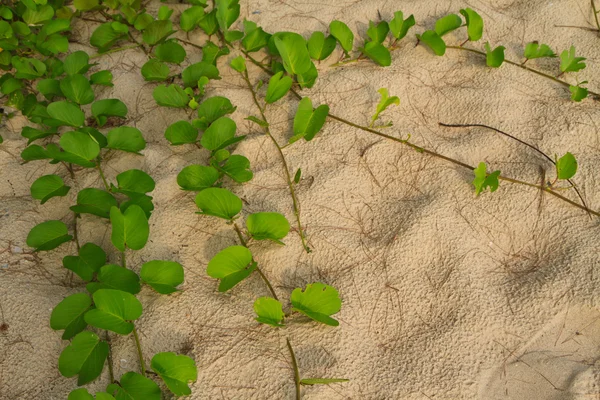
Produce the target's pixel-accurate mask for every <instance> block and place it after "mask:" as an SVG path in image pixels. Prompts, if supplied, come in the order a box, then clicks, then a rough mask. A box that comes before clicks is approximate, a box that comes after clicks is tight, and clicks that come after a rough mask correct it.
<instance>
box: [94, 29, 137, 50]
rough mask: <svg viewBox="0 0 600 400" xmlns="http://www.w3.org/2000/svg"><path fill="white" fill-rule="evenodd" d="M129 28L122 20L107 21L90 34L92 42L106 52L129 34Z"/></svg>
mask: <svg viewBox="0 0 600 400" xmlns="http://www.w3.org/2000/svg"><path fill="white" fill-rule="evenodd" d="M128 32H129V28H128V27H127V25H124V24H122V23H120V22H116V21H113V22H107V23H104V24H102V25H100V26H98V27H97V28H96V30H94V32H93V33H92V35H91V36H90V44H91V45H92V46H94V47H96V48H98V51H99V52H101V53H102V52H104V51H106V50H108V49H109V48H111V47H112V46H113V45H114V44H115V43H116V42H118V41H119V40H120V39H122V38H124V37H126V36H127V34H128Z"/></svg>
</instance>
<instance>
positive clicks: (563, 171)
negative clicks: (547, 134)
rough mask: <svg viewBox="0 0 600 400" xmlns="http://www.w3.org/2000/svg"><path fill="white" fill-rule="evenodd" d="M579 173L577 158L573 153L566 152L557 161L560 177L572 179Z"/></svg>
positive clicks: (557, 171)
mask: <svg viewBox="0 0 600 400" xmlns="http://www.w3.org/2000/svg"><path fill="white" fill-rule="evenodd" d="M576 173H577V160H576V159H575V156H574V155H573V154H571V153H566V154H565V155H564V156H562V157H561V158H559V159H558V161H557V162H556V176H557V178H558V179H571V178H572V177H574V176H575V174H576Z"/></svg>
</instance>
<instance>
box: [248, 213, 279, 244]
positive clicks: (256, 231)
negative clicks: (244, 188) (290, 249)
mask: <svg viewBox="0 0 600 400" xmlns="http://www.w3.org/2000/svg"><path fill="white" fill-rule="evenodd" d="M246 227H247V228H248V233H249V234H250V236H251V237H252V238H253V239H256V240H272V241H273V242H275V243H279V244H284V243H283V242H281V239H283V238H284V237H286V236H287V234H288V232H289V231H290V223H289V222H288V220H287V219H286V218H285V217H284V216H283V215H281V214H279V213H275V212H259V213H254V214H250V215H249V216H248V218H246Z"/></svg>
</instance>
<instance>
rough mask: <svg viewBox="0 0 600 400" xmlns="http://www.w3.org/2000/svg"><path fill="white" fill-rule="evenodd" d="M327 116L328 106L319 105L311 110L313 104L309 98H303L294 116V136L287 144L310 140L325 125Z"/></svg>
mask: <svg viewBox="0 0 600 400" xmlns="http://www.w3.org/2000/svg"><path fill="white" fill-rule="evenodd" d="M327 115H329V106H328V105H327V104H321V105H320V106H318V107H317V108H316V109H313V104H312V101H311V100H310V98H308V97H303V98H302V100H300V103H299V104H298V109H297V110H296V115H295V116H294V124H293V130H294V136H292V137H291V138H290V140H289V143H294V142H295V141H297V140H299V139H301V138H304V139H305V140H306V141H310V140H312V139H313V138H314V137H315V136H316V134H317V133H319V131H320V130H321V128H323V125H325V120H326V119H327Z"/></svg>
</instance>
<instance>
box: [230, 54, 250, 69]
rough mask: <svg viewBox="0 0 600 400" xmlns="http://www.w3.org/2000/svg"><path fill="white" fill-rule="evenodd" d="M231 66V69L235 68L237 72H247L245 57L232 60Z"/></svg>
mask: <svg viewBox="0 0 600 400" xmlns="http://www.w3.org/2000/svg"><path fill="white" fill-rule="evenodd" d="M230 65H231V68H233V69H234V70H236V71H237V72H244V71H245V70H246V60H244V57H242V56H237V57H236V58H234V59H233V60H231V63H230Z"/></svg>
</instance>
